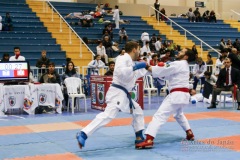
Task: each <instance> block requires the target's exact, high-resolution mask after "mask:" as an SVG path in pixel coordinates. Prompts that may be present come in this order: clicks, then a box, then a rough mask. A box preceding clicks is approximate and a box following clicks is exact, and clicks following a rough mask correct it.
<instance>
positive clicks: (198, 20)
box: [193, 8, 202, 22]
mask: <svg viewBox="0 0 240 160" xmlns="http://www.w3.org/2000/svg"><path fill="white" fill-rule="evenodd" d="M193 13H194V15H195V20H196V22H201V21H202V18H201V13H200V12H199V8H196V10H195V11H194V12H193Z"/></svg>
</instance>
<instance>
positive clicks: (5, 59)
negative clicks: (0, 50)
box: [1, 53, 9, 62]
mask: <svg viewBox="0 0 240 160" xmlns="http://www.w3.org/2000/svg"><path fill="white" fill-rule="evenodd" d="M8 61H9V54H8V53H4V54H3V57H2V60H1V62H8Z"/></svg>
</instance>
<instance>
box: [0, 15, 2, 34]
mask: <svg viewBox="0 0 240 160" xmlns="http://www.w3.org/2000/svg"><path fill="white" fill-rule="evenodd" d="M1 30H2V16H0V31H1Z"/></svg>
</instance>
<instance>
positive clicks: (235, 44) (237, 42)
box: [233, 38, 240, 51]
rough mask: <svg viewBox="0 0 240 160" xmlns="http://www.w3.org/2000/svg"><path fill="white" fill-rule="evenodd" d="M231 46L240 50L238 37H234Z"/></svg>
mask: <svg viewBox="0 0 240 160" xmlns="http://www.w3.org/2000/svg"><path fill="white" fill-rule="evenodd" d="M233 47H234V48H236V49H237V50H238V51H240V42H239V40H238V38H236V40H235V42H233Z"/></svg>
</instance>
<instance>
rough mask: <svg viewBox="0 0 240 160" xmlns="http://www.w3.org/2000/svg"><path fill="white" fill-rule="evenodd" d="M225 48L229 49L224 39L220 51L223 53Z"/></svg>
mask: <svg viewBox="0 0 240 160" xmlns="http://www.w3.org/2000/svg"><path fill="white" fill-rule="evenodd" d="M225 48H227V45H226V43H225V41H224V39H223V38H222V39H221V41H220V45H219V49H220V50H221V51H222V50H224V49H225Z"/></svg>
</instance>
